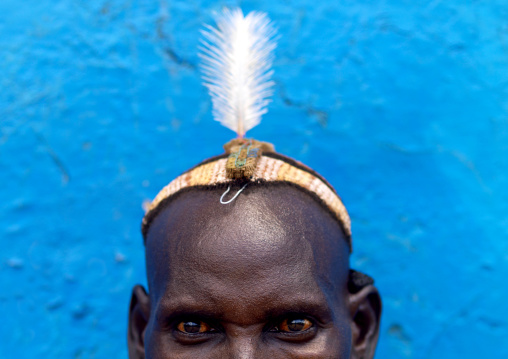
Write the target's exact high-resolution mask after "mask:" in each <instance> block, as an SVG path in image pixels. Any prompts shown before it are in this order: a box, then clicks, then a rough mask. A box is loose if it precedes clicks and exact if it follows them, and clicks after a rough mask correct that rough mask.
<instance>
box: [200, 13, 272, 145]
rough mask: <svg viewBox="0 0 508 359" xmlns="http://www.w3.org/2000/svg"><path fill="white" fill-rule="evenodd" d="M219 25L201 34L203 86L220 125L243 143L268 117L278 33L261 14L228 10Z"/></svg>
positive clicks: (223, 14) (218, 18) (210, 27)
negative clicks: (263, 118)
mask: <svg viewBox="0 0 508 359" xmlns="http://www.w3.org/2000/svg"><path fill="white" fill-rule="evenodd" d="M215 21H216V24H217V27H216V28H215V27H212V26H207V25H205V29H204V30H202V32H201V33H202V36H203V39H202V40H201V46H200V53H199V57H200V59H201V64H200V68H201V72H202V74H203V81H204V85H205V86H206V87H207V88H208V92H209V93H210V96H211V97H212V105H213V116H214V119H215V120H216V121H219V122H220V123H221V124H222V125H223V126H225V127H227V128H229V129H231V130H233V131H235V132H236V133H237V135H238V137H239V138H243V136H244V135H245V133H246V132H247V131H248V130H250V129H251V128H253V127H254V126H256V125H257V124H259V122H260V121H261V116H262V115H263V114H265V113H266V112H267V111H268V110H267V105H268V103H269V102H270V96H271V95H272V94H273V86H274V82H273V81H272V80H271V77H272V75H273V70H271V66H272V62H273V51H274V49H275V47H276V43H275V35H276V30H275V28H274V26H273V24H272V22H271V21H270V19H268V17H267V16H266V14H264V13H261V12H251V13H249V14H248V15H247V16H244V15H243V12H242V10H240V9H234V10H229V9H225V10H224V11H223V12H222V14H218V15H216V16H215Z"/></svg>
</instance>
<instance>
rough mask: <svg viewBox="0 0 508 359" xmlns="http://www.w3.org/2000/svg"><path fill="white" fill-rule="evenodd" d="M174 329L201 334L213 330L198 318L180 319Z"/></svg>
mask: <svg viewBox="0 0 508 359" xmlns="http://www.w3.org/2000/svg"><path fill="white" fill-rule="evenodd" d="M176 329H177V330H178V331H180V332H182V333H185V334H202V333H210V332H212V331H214V329H213V328H212V327H210V326H209V325H208V324H207V323H205V322H203V321H200V320H196V321H193V320H189V321H181V322H180V323H178V325H177V326H176Z"/></svg>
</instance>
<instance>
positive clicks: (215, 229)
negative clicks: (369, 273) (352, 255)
mask: <svg viewBox="0 0 508 359" xmlns="http://www.w3.org/2000/svg"><path fill="white" fill-rule="evenodd" d="M238 189H239V187H238V188H234V187H233V188H232V189H231V192H232V193H235V192H236V191H237V190H238ZM223 192H224V189H214V190H200V189H195V190H191V191H187V192H185V193H182V194H179V195H178V196H177V197H176V198H175V199H174V200H173V201H172V202H170V203H169V204H168V205H167V206H166V207H165V208H164V209H163V210H162V211H161V212H160V213H159V214H158V215H157V217H156V218H155V219H154V221H153V222H152V224H151V226H150V229H149V231H148V235H147V241H146V246H147V247H146V261H147V274H148V282H149V287H150V291H151V292H159V291H161V290H165V288H166V286H167V282H168V281H170V280H171V278H172V274H173V276H174V273H176V272H178V273H179V275H181V273H180V269H181V268H184V267H186V266H188V265H192V266H193V268H201V269H202V270H203V272H207V271H208V272H210V271H211V272H213V271H216V272H217V274H218V275H220V273H221V271H222V272H224V273H230V272H232V271H234V272H235V273H240V274H242V275H244V276H255V275H256V273H261V272H263V271H266V270H270V267H273V266H278V267H280V268H284V267H285V268H288V270H289V268H293V270H295V269H294V266H295V265H298V266H299V268H298V269H296V270H297V271H307V272H308V273H311V274H312V275H313V276H316V277H319V279H320V280H321V281H324V282H327V283H326V285H328V286H330V285H332V286H342V285H343V284H344V286H345V283H346V282H347V279H346V278H347V273H348V268H349V262H348V256H349V248H348V246H347V242H346V240H345V238H344V234H343V232H342V230H341V227H340V225H339V224H338V223H337V221H336V220H335V219H334V218H333V217H332V216H331V215H330V214H329V212H327V211H326V209H324V208H323V207H322V206H321V205H320V204H319V203H317V202H316V201H315V200H314V198H312V197H311V196H310V195H308V194H307V193H305V192H304V191H302V190H300V189H298V188H296V187H292V186H287V185H272V186H266V185H255V184H251V185H249V186H247V187H246V188H245V190H244V191H243V192H242V193H241V194H240V195H239V196H238V197H237V198H236V199H235V200H234V201H233V202H232V203H230V204H227V205H224V204H221V203H220V201H219V199H220V196H221V195H222V193H223ZM283 272H284V271H283V270H282V272H281V273H283ZM152 294H154V293H152Z"/></svg>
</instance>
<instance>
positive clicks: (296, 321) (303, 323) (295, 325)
mask: <svg viewBox="0 0 508 359" xmlns="http://www.w3.org/2000/svg"><path fill="white" fill-rule="evenodd" d="M312 327H313V324H312V322H311V321H310V320H309V319H306V318H287V319H284V320H283V321H282V322H280V323H279V325H277V326H276V327H274V328H273V329H272V331H278V332H285V333H298V332H304V331H306V330H307V329H310V328H312Z"/></svg>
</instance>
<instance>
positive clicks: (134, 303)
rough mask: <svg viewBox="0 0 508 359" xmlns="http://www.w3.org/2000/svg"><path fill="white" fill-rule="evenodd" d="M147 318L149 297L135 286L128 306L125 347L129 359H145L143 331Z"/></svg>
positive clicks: (148, 315) (139, 287)
mask: <svg viewBox="0 0 508 359" xmlns="http://www.w3.org/2000/svg"><path fill="white" fill-rule="evenodd" d="M149 317H150V297H149V296H148V294H147V293H146V291H145V289H144V288H143V287H142V286H140V285H136V286H135V287H134V288H133V289H132V296H131V303H130V306H129V325H128V332H127V345H128V347H129V358H130V359H144V358H145V331H146V326H147V325H148V319H149Z"/></svg>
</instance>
